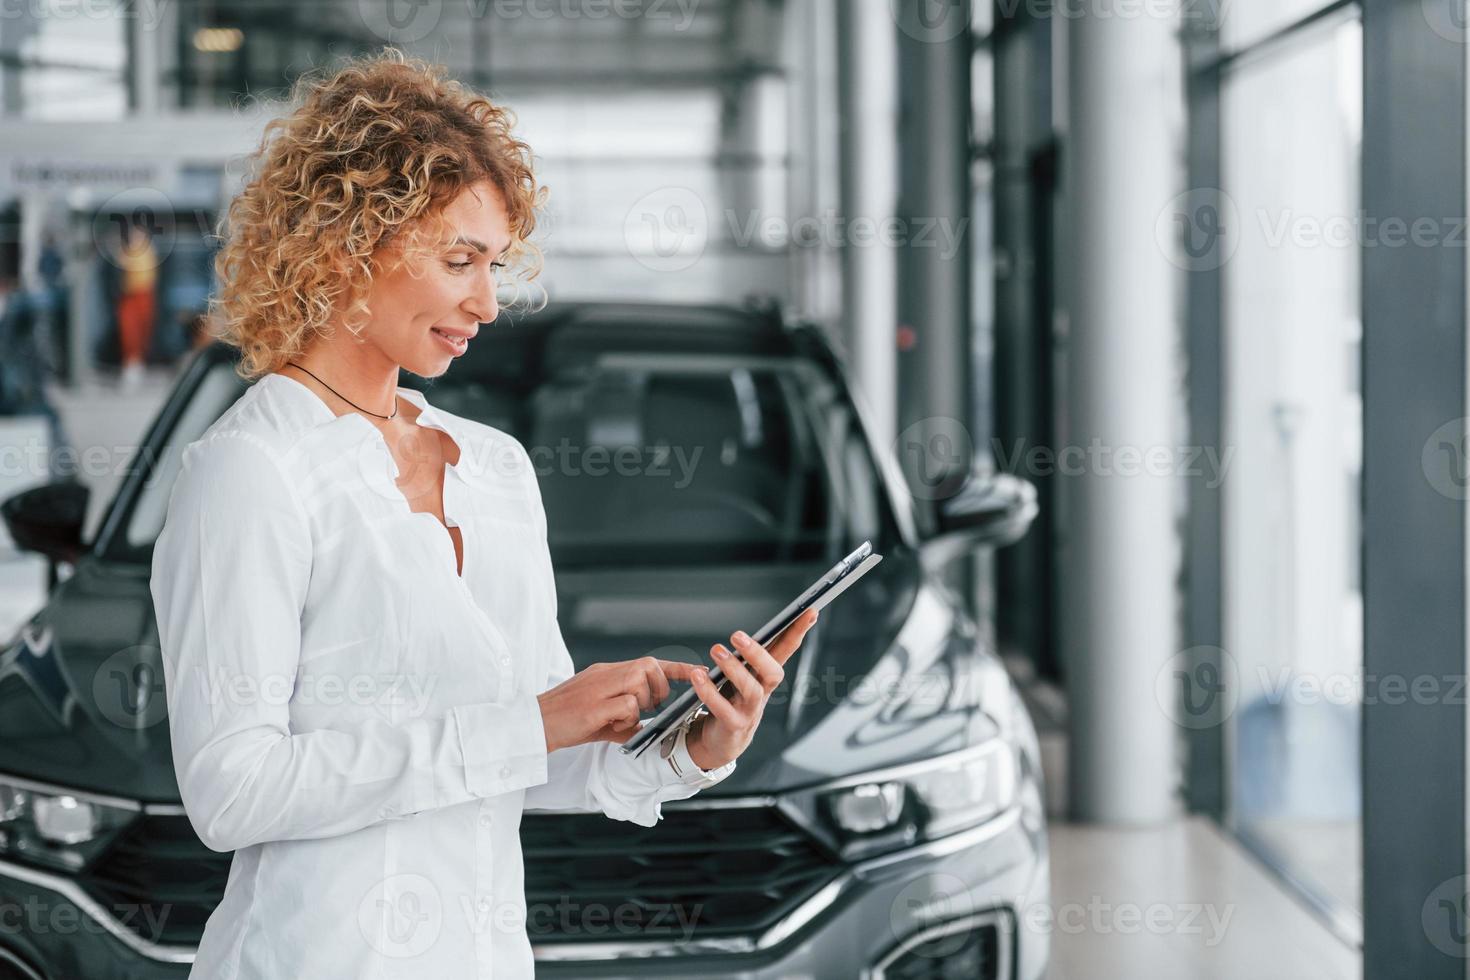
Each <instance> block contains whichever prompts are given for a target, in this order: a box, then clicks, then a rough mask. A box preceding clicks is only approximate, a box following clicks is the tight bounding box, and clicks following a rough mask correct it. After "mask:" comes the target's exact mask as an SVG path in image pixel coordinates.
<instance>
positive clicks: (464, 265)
mask: <svg viewBox="0 0 1470 980" xmlns="http://www.w3.org/2000/svg"><path fill="white" fill-rule="evenodd" d="M474 264H475V263H474V262H473V261H470V262H451V263H449V268H451V269H453V270H455V271H456V272H462V271H464V270H465V269H468V268H469V267H470V266H472V265H474Z"/></svg>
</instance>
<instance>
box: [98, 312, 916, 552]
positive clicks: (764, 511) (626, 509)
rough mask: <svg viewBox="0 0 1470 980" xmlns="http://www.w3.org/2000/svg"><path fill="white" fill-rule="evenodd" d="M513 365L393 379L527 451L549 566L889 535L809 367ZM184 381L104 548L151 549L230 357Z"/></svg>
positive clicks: (781, 548) (830, 395)
mask: <svg viewBox="0 0 1470 980" xmlns="http://www.w3.org/2000/svg"><path fill="white" fill-rule="evenodd" d="M476 344H482V340H477V341H476ZM471 346H472V347H473V346H475V345H471ZM484 346H493V345H489V344H487V345H484ZM491 356H492V357H493V354H492V355H491ZM484 357H485V354H484V352H483V351H482V352H481V359H482V360H483V359H484ZM512 363H517V366H518V370H517V371H516V372H515V376H514V377H513V378H511V377H509V376H503V377H500V378H496V377H486V376H485V373H484V372H480V373H477V372H475V371H473V370H466V371H464V372H456V370H455V368H457V367H458V366H459V365H458V364H456V365H455V366H454V367H452V368H451V370H450V371H449V372H448V373H447V374H445V375H443V376H442V377H439V378H437V379H433V380H431V381H428V382H423V381H421V379H418V378H416V377H411V376H405V382H404V383H405V386H409V385H413V386H415V387H420V388H421V389H422V390H423V391H424V393H425V395H426V397H427V398H428V399H429V402H430V403H431V404H432V405H434V406H435V407H436V408H439V409H441V410H443V411H447V412H451V413H454V414H455V415H459V416H462V417H464V418H467V419H473V420H475V421H478V422H482V423H485V424H487V425H490V426H493V427H495V428H497V429H500V430H502V431H504V432H508V433H510V434H512V435H514V436H515V437H516V438H517V439H519V440H520V442H521V443H522V444H523V445H524V446H525V447H526V450H527V452H528V453H529V454H530V456H531V460H532V463H533V465H534V467H535V470H536V475H537V478H538V481H539V483H540V487H541V493H542V499H543V500H544V502H545V506H546V514H547V528H548V537H549V540H550V546H551V551H552V558H553V561H554V562H555V563H556V564H557V567H558V568H567V567H577V566H608V565H617V564H622V563H630V562H636V563H642V564H703V563H708V562H731V561H753V562H773V561H803V562H805V561H812V562H815V561H825V560H829V559H831V558H832V557H833V556H834V555H840V554H843V553H845V552H846V551H847V550H849V549H850V548H851V547H852V546H854V545H855V543H857V542H860V541H862V540H864V539H872V540H873V542H874V545H875V546H877V547H880V548H881V547H883V545H884V543H885V542H887V541H889V540H891V538H892V536H893V535H895V534H896V533H897V532H896V530H895V529H894V525H893V517H892V512H891V510H890V509H889V504H888V501H887V498H886V497H885V496H884V494H883V492H882V490H881V488H880V484H879V477H878V474H877V471H876V467H875V465H874V461H873V459H872V456H871V454H870V452H869V448H868V445H867V442H866V440H865V439H864V438H863V436H862V434H861V430H860V429H859V428H858V425H857V422H856V419H855V417H854V414H853V411H852V406H851V405H850V404H848V403H847V402H846V401H845V400H844V398H843V397H842V396H841V394H840V392H839V390H838V388H837V387H836V385H834V384H833V383H832V381H831V380H830V379H829V378H827V377H826V376H825V375H824V373H823V372H822V371H821V370H820V369H819V368H818V367H817V365H815V364H814V363H811V362H809V361H806V360H804V359H801V358H797V357H769V356H746V355H739V354H718V353H716V354H711V353H700V354H679V353H669V352H658V351H628V350H620V351H616V352H612V353H599V354H596V355H594V356H577V357H567V358H565V359H560V358H557V357H555V356H545V357H541V358H539V359H538V363H537V364H531V363H526V362H524V361H522V362H512ZM538 365H539V366H538ZM502 367H504V363H502ZM192 378H193V380H192V381H191V380H189V379H187V378H186V381H185V382H184V384H185V385H188V386H189V389H188V390H182V391H180V392H179V395H178V398H177V400H176V404H175V405H174V406H173V410H172V412H171V416H172V422H171V424H169V425H167V426H164V425H160V426H159V427H158V430H165V431H158V430H155V432H154V433H153V434H152V435H151V439H152V441H153V451H152V452H151V453H149V454H148V456H150V457H151V458H152V459H153V460H155V461H156V462H155V464H154V465H153V466H152V467H151V468H150V471H149V472H148V474H147V478H146V479H142V478H141V474H139V475H138V476H139V477H140V478H139V479H136V480H133V481H130V483H128V484H125V485H124V488H123V490H122V491H121V492H120V495H119V499H118V501H117V502H116V504H115V512H114V513H113V514H112V515H110V516H109V518H108V520H107V522H106V523H105V525H104V528H103V533H102V535H101V536H100V539H99V550H100V551H101V552H102V553H103V555H104V557H107V558H112V559H122V560H129V559H131V560H146V558H147V557H148V556H149V555H151V551H152V546H153V542H154V540H155V539H156V538H157V536H158V533H159V530H160V529H161V528H162V526H163V521H164V517H165V515H166V511H167V505H168V495H169V492H170V490H171V488H172V485H173V480H174V478H175V477H176V475H177V473H178V469H179V458H180V454H181V452H182V450H183V448H184V447H185V446H187V445H188V444H189V443H190V442H192V441H193V440H195V439H197V438H199V436H200V435H201V434H202V433H203V432H204V430H205V429H206V428H208V427H209V425H210V424H211V423H212V422H213V421H214V420H215V419H217V418H218V417H219V416H220V414H221V413H223V412H224V410H225V409H227V408H228V407H229V406H230V405H231V404H232V403H233V402H234V401H235V400H236V399H237V398H238V397H239V396H240V394H241V393H242V392H243V391H244V389H245V383H244V382H242V381H241V380H239V378H238V377H237V376H236V375H235V373H234V370H233V367H232V366H231V365H230V364H229V363H216V364H214V365H213V366H212V367H210V368H208V369H207V370H204V371H202V372H193V374H192ZM415 382H417V384H415ZM165 411H166V412H168V411H169V410H168V409H166V410H165ZM461 462H462V463H464V462H465V461H463V460H462V461H461ZM481 464H486V465H490V464H493V461H489V462H488V463H487V462H486V461H471V462H470V465H481ZM109 528H111V529H113V530H112V533H110V534H109Z"/></svg>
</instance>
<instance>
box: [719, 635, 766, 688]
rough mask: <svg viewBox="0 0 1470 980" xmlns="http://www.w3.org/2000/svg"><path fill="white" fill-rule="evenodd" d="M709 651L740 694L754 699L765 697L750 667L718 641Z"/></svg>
mask: <svg viewBox="0 0 1470 980" xmlns="http://www.w3.org/2000/svg"><path fill="white" fill-rule="evenodd" d="M710 653H711V655H712V656H713V657H714V658H715V662H716V663H718V664H719V665H720V669H721V670H722V671H724V672H725V676H726V677H728V678H729V679H730V681H731V683H733V684H734V685H735V688H736V690H738V691H739V692H740V693H741V694H742V695H744V696H745V697H747V698H750V699H752V700H755V701H760V700H762V699H764V698H765V696H766V691H765V688H763V687H761V682H760V681H758V680H756V679H755V675H754V674H752V673H751V672H750V668H749V667H747V666H746V665H745V664H743V663H741V662H740V659H739V658H738V657H736V656H735V655H734V654H733V653H731V652H730V651H729V650H726V649H725V648H724V647H723V646H721V645H720V644H718V643H716V644H715V645H714V646H712V647H710Z"/></svg>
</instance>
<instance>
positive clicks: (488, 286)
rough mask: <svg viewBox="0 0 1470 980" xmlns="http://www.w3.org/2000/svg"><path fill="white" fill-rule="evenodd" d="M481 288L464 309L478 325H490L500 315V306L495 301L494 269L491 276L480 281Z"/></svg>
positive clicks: (465, 303) (464, 305)
mask: <svg viewBox="0 0 1470 980" xmlns="http://www.w3.org/2000/svg"><path fill="white" fill-rule="evenodd" d="M478 282H479V288H478V289H476V290H475V292H474V294H473V295H471V296H470V297H468V298H467V299H466V300H465V302H464V304H463V309H464V310H466V311H467V312H468V313H469V314H470V315H471V316H473V317H474V318H475V321H476V322H477V323H490V322H492V321H494V319H495V318H496V317H497V316H499V315H500V304H499V303H498V302H496V299H495V291H496V285H495V273H494V270H493V269H492V270H491V271H490V273H489V275H487V276H485V277H484V278H482V279H479V280H478Z"/></svg>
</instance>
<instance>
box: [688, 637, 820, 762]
mask: <svg viewBox="0 0 1470 980" xmlns="http://www.w3.org/2000/svg"><path fill="white" fill-rule="evenodd" d="M816 621H817V611H816V610H815V609H808V610H807V611H806V612H804V613H802V614H801V615H800V616H798V617H797V618H796V619H795V621H793V622H792V623H791V625H790V626H788V627H786V628H785V629H784V630H782V631H781V632H780V633H779V634H777V636H776V639H775V640H773V641H772V642H771V645H770V647H764V646H761V645H760V644H759V643H757V642H755V641H754V640H752V639H751V638H750V637H749V636H747V635H746V634H745V633H744V632H743V631H741V632H736V633H734V634H732V635H731V637H730V642H731V644H732V645H733V646H734V647H735V649H736V650H738V651H739V652H740V655H741V656H742V657H744V658H745V661H746V664H749V666H748V667H747V666H746V664H742V663H741V662H740V660H739V659H738V658H736V657H735V656H734V655H733V654H731V653H730V651H729V650H727V649H726V648H725V647H724V645H723V644H719V643H716V644H715V645H714V646H713V647H711V648H710V653H711V654H712V655H713V656H714V659H715V662H716V663H717V664H719V665H720V670H721V671H723V672H724V674H725V676H726V678H728V679H729V680H730V681H732V682H733V683H734V684H735V694H734V695H733V696H731V697H729V698H727V697H725V696H724V695H723V694H721V693H720V691H719V687H718V686H716V684H715V682H714V681H712V680H710V679H709V674H708V673H707V672H705V671H703V670H700V671H696V672H695V675H694V690H695V692H696V693H697V694H698V695H699V699H700V700H701V701H703V702H704V704H705V706H706V707H708V708H709V712H710V713H709V715H707V716H704V717H701V718H700V719H699V720H697V721H695V722H694V724H693V725H691V726H690V729H689V737H688V740H687V741H686V743H685V744H686V746H687V748H688V749H689V758H691V759H693V760H694V764H695V765H696V766H698V767H699V768H701V769H718V768H719V767H720V766H723V765H724V764H725V763H727V762H730V761H731V760H733V759H735V758H736V757H737V756H739V755H740V753H742V752H744V751H745V749H746V747H747V746H748V745H750V740H751V739H752V738H753V737H755V730H756V727H757V726H759V725H760V723H761V715H762V713H763V712H764V711H765V709H766V701H767V700H768V699H769V698H770V696H771V692H772V691H774V690H775V689H776V688H777V687H779V686H780V684H781V681H782V679H783V678H784V677H785V676H786V672H785V670H784V668H783V667H782V666H781V665H782V664H784V663H785V662H786V661H787V660H789V659H790V658H791V655H792V654H793V653H795V652H796V650H797V648H798V647H800V646H801V641H802V640H803V639H804V638H805V637H806V634H807V630H809V629H811V628H812V625H813V624H814V623H816Z"/></svg>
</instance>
